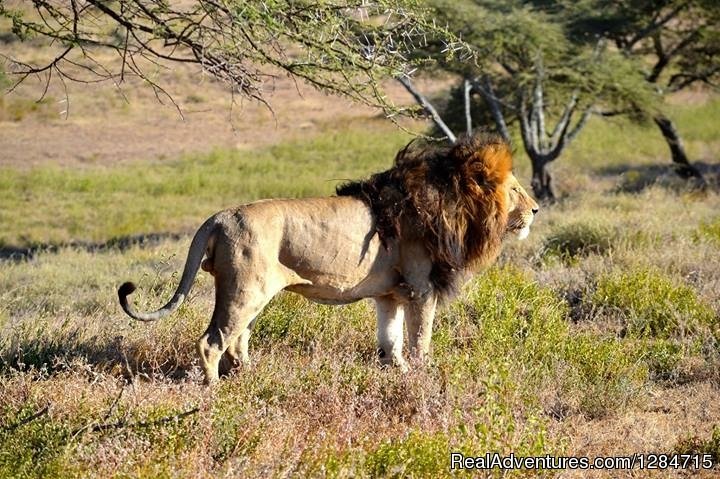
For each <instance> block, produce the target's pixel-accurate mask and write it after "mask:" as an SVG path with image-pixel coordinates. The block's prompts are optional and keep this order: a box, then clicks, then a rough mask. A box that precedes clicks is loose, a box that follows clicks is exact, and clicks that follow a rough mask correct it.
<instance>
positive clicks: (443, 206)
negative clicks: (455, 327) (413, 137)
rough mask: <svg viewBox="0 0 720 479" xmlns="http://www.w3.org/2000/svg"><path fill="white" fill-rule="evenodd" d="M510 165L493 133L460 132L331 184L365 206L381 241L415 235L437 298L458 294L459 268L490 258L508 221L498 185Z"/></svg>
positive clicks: (505, 148)
mask: <svg viewBox="0 0 720 479" xmlns="http://www.w3.org/2000/svg"><path fill="white" fill-rule="evenodd" d="M511 170H512V155H511V151H510V147H509V145H508V144H507V143H506V142H505V141H503V140H502V139H501V138H500V137H499V136H496V135H490V134H480V135H475V136H465V137H461V138H460V139H459V140H458V142H457V143H455V144H453V145H452V146H447V147H444V146H434V145H429V144H422V145H418V144H417V143H416V142H410V143H409V144H408V145H407V146H405V148H403V149H402V150H400V151H399V152H398V154H397V156H396V157H395V163H394V166H393V167H392V168H390V169H389V170H387V171H384V172H382V173H377V174H375V175H372V176H371V177H370V178H369V179H367V180H362V181H353V182H349V183H346V184H344V185H341V186H339V187H338V188H337V190H336V191H337V194H338V195H341V196H354V197H356V198H359V199H361V200H363V201H364V202H365V203H366V204H367V205H368V206H369V207H370V209H371V211H372V213H373V215H374V217H375V223H376V232H377V234H378V235H379V237H380V240H381V241H382V243H383V245H384V246H385V247H386V248H388V247H392V246H391V245H392V242H391V240H392V239H393V238H395V239H398V240H400V243H401V244H402V241H403V240H413V239H415V240H419V241H421V242H422V243H423V244H424V245H425V248H426V249H427V251H428V252H429V254H430V257H431V260H432V271H431V275H430V280H431V282H432V286H433V287H434V289H435V291H436V292H437V293H438V294H439V295H440V297H442V298H447V297H449V296H452V295H454V293H456V292H457V288H458V283H459V282H460V278H461V277H462V276H463V273H464V272H465V271H468V270H469V271H472V270H476V269H478V268H479V267H482V266H484V265H486V264H488V263H490V262H492V261H493V260H494V259H495V258H496V257H497V255H498V253H499V251H500V242H501V240H502V237H503V235H504V234H505V231H506V227H507V219H508V213H507V204H506V203H507V200H506V195H505V193H504V192H503V191H502V190H501V188H500V187H501V185H503V183H504V182H505V181H506V180H507V179H508V176H509V175H510V173H511Z"/></svg>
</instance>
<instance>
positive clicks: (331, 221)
mask: <svg viewBox="0 0 720 479" xmlns="http://www.w3.org/2000/svg"><path fill="white" fill-rule="evenodd" d="M474 194H475V197H476V198H478V201H480V202H483V201H484V198H485V197H486V196H487V197H488V201H492V203H493V205H494V206H492V211H493V212H495V213H497V212H500V213H499V214H501V215H502V218H500V219H499V220H501V221H502V224H503V225H506V229H505V230H504V232H503V234H505V232H509V233H514V234H518V233H521V232H524V231H526V230H527V228H529V226H530V223H531V222H532V220H533V214H534V212H536V211H537V204H536V203H535V202H534V201H533V200H532V198H530V197H529V196H528V195H527V193H526V192H525V190H524V189H523V188H522V187H521V186H520V185H519V183H518V182H517V180H516V179H515V177H514V176H513V175H512V174H511V173H508V174H506V175H504V177H503V181H502V183H500V184H498V185H496V187H495V188H494V189H493V191H492V192H486V194H480V193H478V192H475V193H474ZM490 197H491V198H490ZM466 207H467V208H470V209H471V210H472V211H473V212H474V213H473V214H476V215H478V214H487V211H488V205H487V204H479V205H475V206H472V205H466ZM440 213H441V212H438V214H440ZM471 219H472V220H473V221H480V222H482V221H483V218H471ZM488 221H489V220H488ZM493 221H494V220H493ZM472 242H473V244H481V243H482V240H481V239H479V238H473V241H472ZM203 253H204V254H206V255H207V258H206V259H205V260H204V261H202V267H203V269H204V270H206V271H209V272H210V273H211V274H212V275H213V276H214V278H215V291H216V293H215V310H214V312H213V315H212V319H211V321H210V325H209V326H208V328H207V330H206V332H205V334H204V335H203V336H202V338H201V339H200V341H199V342H198V352H199V354H200V358H201V362H202V367H203V370H204V372H205V378H206V382H207V383H211V382H213V381H215V380H216V379H217V378H218V376H219V374H222V373H226V372H228V371H229V370H230V369H231V368H233V367H235V366H238V365H240V364H242V363H247V362H248V361H249V357H248V339H249V337H250V330H251V327H252V322H253V320H254V319H255V317H256V316H257V315H258V314H259V313H260V312H261V311H262V309H263V308H264V307H265V305H266V304H267V303H268V302H269V301H270V299H271V298H272V297H273V296H274V295H276V294H277V293H278V292H280V291H282V290H288V291H292V292H296V293H299V294H302V295H303V296H305V297H307V298H309V299H311V300H313V301H317V302H321V303H326V304H346V303H351V302H354V301H358V300H360V299H363V298H372V299H374V301H375V303H376V309H377V320H378V322H377V340H378V351H379V355H380V361H381V362H382V363H383V364H396V365H399V366H400V367H402V368H406V367H407V366H406V363H405V360H404V359H403V356H402V347H403V336H404V333H403V325H404V326H405V328H406V329H407V335H408V346H409V350H410V352H411V354H412V355H413V356H414V357H417V358H420V359H422V358H423V357H424V356H426V355H427V354H428V353H429V349H430V336H431V332H432V322H433V318H434V315H435V308H436V305H437V301H438V294H436V292H435V290H434V288H433V284H432V281H431V273H432V271H433V254H432V252H431V251H429V250H428V245H427V243H426V241H425V238H422V237H417V236H415V237H413V236H412V235H401V236H400V237H398V238H391V239H389V240H388V241H387V244H383V242H382V241H381V240H380V237H379V234H378V231H377V225H376V221H375V217H374V215H373V213H372V212H371V209H370V208H369V206H368V205H367V204H366V202H364V201H361V200H359V199H357V198H354V197H352V196H339V197H328V198H315V199H297V200H265V201H259V202H255V203H251V204H248V205H244V206H240V207H239V208H236V209H231V210H226V211H222V212H220V213H218V214H216V215H214V216H213V217H211V218H210V219H208V220H207V221H206V222H205V223H204V224H203V226H202V227H201V228H200V230H198V233H197V234H196V235H195V238H194V239H193V243H192V245H191V247H190V252H189V253H188V260H187V262H186V265H185V270H184V272H183V276H182V279H181V282H180V286H178V290H177V291H176V293H175V295H174V296H173V298H172V299H171V300H170V302H169V303H168V304H167V305H165V306H164V307H163V308H161V309H160V310H158V311H155V312H152V313H138V312H136V311H134V309H133V308H132V306H131V305H130V304H129V303H128V301H127V296H128V295H129V294H130V293H131V292H132V291H133V290H134V286H133V285H132V284H131V283H126V284H124V285H123V286H122V287H121V288H120V291H119V296H120V302H121V305H122V307H123V309H124V310H125V312H126V313H127V314H129V315H130V316H131V317H133V318H136V319H139V320H144V321H152V320H155V319H158V318H160V317H162V316H164V315H166V314H169V313H170V312H172V311H173V310H175V309H176V308H177V307H178V306H179V304H180V303H182V301H183V299H184V298H185V297H187V294H188V292H189V289H190V285H191V284H192V281H193V279H194V277H195V275H196V273H197V270H198V269H199V267H200V265H201V260H202V257H203ZM483 258H484V259H487V258H486V257H483ZM471 259H472V258H471ZM471 263H472V264H471ZM477 266H479V265H476V264H474V261H470V262H469V263H468V264H467V269H468V271H472V270H474V269H476V267H477Z"/></svg>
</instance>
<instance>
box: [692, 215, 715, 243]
mask: <svg viewBox="0 0 720 479" xmlns="http://www.w3.org/2000/svg"><path fill="white" fill-rule="evenodd" d="M695 238H696V239H704V240H708V241H711V242H713V243H715V244H716V245H719V246H720V218H716V219H715V220H713V221H711V222H704V221H703V222H702V223H700V226H698V229H697V232H696V233H695Z"/></svg>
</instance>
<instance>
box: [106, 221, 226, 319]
mask: <svg viewBox="0 0 720 479" xmlns="http://www.w3.org/2000/svg"><path fill="white" fill-rule="evenodd" d="M216 225H217V222H216V219H215V217H214V216H213V217H211V218H210V219H208V220H207V221H206V222H205V223H203V225H202V226H201V227H200V229H198V231H197V233H195V237H194V238H193V240H192V243H191V244H190V250H189V251H188V256H187V260H186V261H185V269H184V270H183V274H182V278H181V279H180V284H179V285H178V287H177V290H175V294H174V295H173V297H172V299H170V301H168V303H167V304H166V305H165V306H163V307H162V308H160V309H158V310H157V311H153V312H151V313H139V312H137V311H135V309H134V308H133V307H132V306H131V305H130V303H128V299H127V297H128V296H129V295H130V294H132V293H133V291H135V289H136V287H135V285H134V284H133V283H131V282H127V283H124V284H123V285H122V286H120V288H119V289H118V297H119V298H120V306H122V309H123V311H125V313H127V315H128V316H130V317H131V318H133V319H137V320H138V321H155V320H158V319H160V318H162V317H165V316H167V315H168V314H170V313H172V312H174V311H175V310H176V309H178V308H179V307H180V305H181V304H182V303H183V301H185V298H186V297H187V295H188V293H189V292H190V288H191V287H192V284H193V281H194V280H195V276H197V272H198V269H199V268H200V262H201V261H202V259H203V256H204V255H205V248H206V247H207V245H208V242H209V241H210V238H211V237H212V235H213V233H214V232H215V227H216Z"/></svg>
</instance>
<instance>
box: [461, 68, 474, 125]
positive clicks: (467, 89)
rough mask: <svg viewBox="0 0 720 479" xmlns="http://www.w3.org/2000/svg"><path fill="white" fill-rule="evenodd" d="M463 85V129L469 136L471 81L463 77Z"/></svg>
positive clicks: (470, 123)
mask: <svg viewBox="0 0 720 479" xmlns="http://www.w3.org/2000/svg"><path fill="white" fill-rule="evenodd" d="M463 87H464V96H465V131H466V132H467V134H468V136H469V135H471V134H472V115H471V111H470V106H471V105H470V91H471V90H472V83H470V80H468V79H467V78H465V80H464V81H463Z"/></svg>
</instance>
